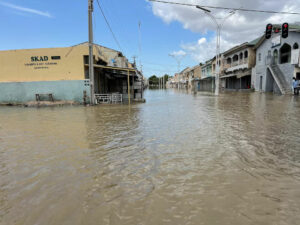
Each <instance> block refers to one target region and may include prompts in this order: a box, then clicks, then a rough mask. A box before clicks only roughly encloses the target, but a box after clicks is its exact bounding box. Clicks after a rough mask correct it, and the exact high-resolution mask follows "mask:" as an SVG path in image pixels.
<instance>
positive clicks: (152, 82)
mask: <svg viewBox="0 0 300 225" xmlns="http://www.w3.org/2000/svg"><path fill="white" fill-rule="evenodd" d="M148 80H149V85H158V82H159V78H158V77H157V76H156V75H152V76H151V77H149V79H148Z"/></svg>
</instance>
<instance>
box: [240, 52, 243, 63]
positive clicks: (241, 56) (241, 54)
mask: <svg viewBox="0 0 300 225" xmlns="http://www.w3.org/2000/svg"><path fill="white" fill-rule="evenodd" d="M239 58H240V62H243V53H242V52H241V53H240V57H239Z"/></svg>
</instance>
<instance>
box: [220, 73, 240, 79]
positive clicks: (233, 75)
mask: <svg viewBox="0 0 300 225" xmlns="http://www.w3.org/2000/svg"><path fill="white" fill-rule="evenodd" d="M228 77H236V74H229V75H225V76H222V77H220V78H221V79H222V78H228Z"/></svg>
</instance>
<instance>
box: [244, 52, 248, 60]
mask: <svg viewBox="0 0 300 225" xmlns="http://www.w3.org/2000/svg"><path fill="white" fill-rule="evenodd" d="M244 55H245V59H247V58H248V51H245V52H244Z"/></svg>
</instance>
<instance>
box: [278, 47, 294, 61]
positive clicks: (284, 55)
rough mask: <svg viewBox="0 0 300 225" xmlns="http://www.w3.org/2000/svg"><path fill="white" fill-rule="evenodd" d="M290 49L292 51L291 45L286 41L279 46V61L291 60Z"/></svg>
mask: <svg viewBox="0 0 300 225" xmlns="http://www.w3.org/2000/svg"><path fill="white" fill-rule="evenodd" d="M291 51H292V48H291V46H290V45H288V44H286V43H285V44H284V45H283V46H282V47H281V48H280V63H281V64H284V63H289V62H291Z"/></svg>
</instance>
